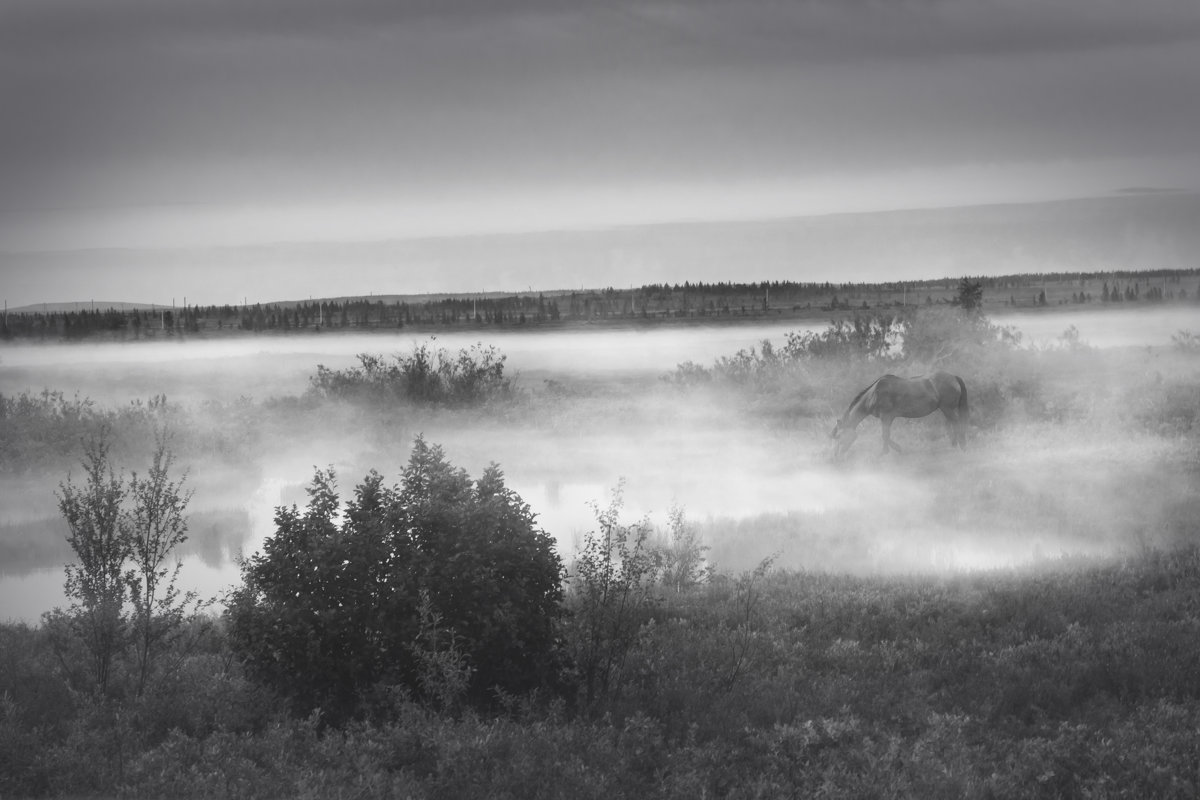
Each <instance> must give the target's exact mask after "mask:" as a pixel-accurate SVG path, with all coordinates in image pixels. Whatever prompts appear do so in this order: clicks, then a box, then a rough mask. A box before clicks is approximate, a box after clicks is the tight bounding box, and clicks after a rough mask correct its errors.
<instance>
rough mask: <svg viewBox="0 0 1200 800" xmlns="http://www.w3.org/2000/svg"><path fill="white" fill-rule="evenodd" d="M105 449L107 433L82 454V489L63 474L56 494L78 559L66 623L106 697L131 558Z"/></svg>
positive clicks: (72, 567)
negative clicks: (68, 623)
mask: <svg viewBox="0 0 1200 800" xmlns="http://www.w3.org/2000/svg"><path fill="white" fill-rule="evenodd" d="M108 450H109V444H108V441H107V431H101V434H100V436H99V437H98V438H96V439H94V440H92V441H91V442H89V443H88V444H87V445H86V446H85V449H84V456H83V471H84V475H85V476H86V482H85V483H84V485H83V486H77V485H76V484H75V483H74V482H73V481H72V479H71V476H70V475H68V476H67V480H66V482H65V483H60V484H59V491H58V494H57V496H58V508H59V511H61V512H62V515H63V517H64V519H65V520H66V522H67V528H68V529H69V532H68V534H67V543H68V544H69V545H70V546H71V549H72V550H73V551H74V552H75V557H76V558H77V559H78V563H75V564H68V565H67V566H66V575H67V580H66V585H65V590H66V595H67V597H68V598H69V599H70V600H71V607H70V610H69V621H70V625H71V628H72V629H73V630H74V631H75V632H76V633H77V634H78V635H79V636H80V638H81V639H82V640H83V643H84V646H85V647H86V648H87V651H88V653H89V655H90V656H91V672H92V675H93V677H94V678H95V681H96V688H97V689H98V690H99V692H100V693H102V694H106V693H107V692H108V687H109V679H110V677H111V673H112V665H113V660H114V659H115V658H116V656H117V654H118V653H119V652H120V651H121V650H122V649H124V647H125V645H126V642H127V631H128V624H129V619H128V616H127V614H126V612H125V599H126V593H127V592H128V590H129V581H128V575H127V574H126V572H125V565H126V562H127V561H128V559H129V557H130V554H131V549H130V537H129V529H128V519H127V517H126V515H125V513H124V511H123V504H124V502H125V498H126V496H127V495H128V493H129V489H128V487H127V486H126V485H125V480H124V479H123V478H122V477H119V476H118V475H117V474H116V473H115V472H114V471H113V467H112V464H111V463H110V461H109V456H108Z"/></svg>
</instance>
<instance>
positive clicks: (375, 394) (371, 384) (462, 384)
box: [310, 344, 513, 405]
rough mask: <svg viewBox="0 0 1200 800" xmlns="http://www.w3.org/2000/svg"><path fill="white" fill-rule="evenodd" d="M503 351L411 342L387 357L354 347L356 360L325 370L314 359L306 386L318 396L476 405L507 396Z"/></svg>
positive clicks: (509, 392)
mask: <svg viewBox="0 0 1200 800" xmlns="http://www.w3.org/2000/svg"><path fill="white" fill-rule="evenodd" d="M506 358H507V356H505V355H503V354H501V353H500V351H499V350H497V349H496V348H495V347H492V346H487V347H484V346H483V345H482V344H474V345H471V347H469V348H464V349H462V350H459V351H458V354H457V355H452V354H451V353H450V352H449V351H447V350H446V349H444V348H439V349H437V350H431V349H430V348H429V346H428V345H424V344H422V345H418V346H414V347H413V351H412V353H410V354H409V355H400V354H396V355H394V356H392V360H391V362H390V363H389V362H388V360H387V359H385V358H384V357H383V356H380V355H371V354H369V353H359V354H358V362H359V364H360V365H361V366H359V367H357V368H352V369H345V370H331V369H329V368H328V367H326V366H324V365H323V364H318V365H317V374H316V375H314V376H312V378H311V379H310V384H311V386H312V390H313V391H314V392H316V393H317V394H319V395H322V396H324V397H336V398H340V399H350V400H365V401H368V402H374V403H383V402H396V401H400V400H404V401H409V402H416V403H440V404H446V405H477V404H479V403H483V402H486V401H488V400H497V399H503V398H506V397H509V396H510V395H511V394H512V389H513V387H512V382H511V381H510V380H509V379H508V378H505V377H504V361H505V359H506Z"/></svg>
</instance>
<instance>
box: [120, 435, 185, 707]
mask: <svg viewBox="0 0 1200 800" xmlns="http://www.w3.org/2000/svg"><path fill="white" fill-rule="evenodd" d="M168 438H169V437H168V435H167V433H166V431H159V432H157V434H156V436H155V450H154V457H153V461H152V463H151V465H150V469H149V470H148V471H147V473H146V477H145V478H139V477H138V474H137V473H136V472H135V473H133V477H132V478H131V479H130V481H129V497H130V499H131V500H132V501H133V508H132V509H130V511H129V512H128V534H129V550H130V552H129V558H130V561H131V562H132V567H133V568H132V570H131V572H130V573H129V575H128V583H129V597H130V600H131V602H132V605H133V619H132V623H133V646H134V655H135V656H136V658H137V692H138V694H141V693H142V692H143V691H144V690H145V688H146V681H147V679H148V678H149V676H150V671H151V665H152V662H153V661H154V659H155V657H156V656H157V650H158V649H159V647H160V645H162V644H164V643H167V642H168V641H169V640H170V639H171V637H172V635H173V634H174V633H176V632H178V631H179V630H180V629H181V628H182V625H183V621H184V616H185V613H186V608H187V606H188V605H191V604H193V603H195V601H196V599H197V598H196V593H195V592H188V593H186V594H183V595H181V594H180V592H179V590H178V589H177V588H176V586H175V582H176V580H177V579H178V577H179V570H180V569H181V568H182V566H183V564H182V562H180V561H179V560H178V559H176V560H175V563H174V565H171V564H170V563H169V559H170V558H171V556H172V555H173V554H174V553H175V552H176V549H177V548H178V547H179V546H180V545H181V544H183V543H184V542H185V541H187V517H185V516H184V512H185V511H186V510H187V505H188V503H189V502H190V501H191V499H192V492H190V491H187V492H185V491H184V490H183V483H184V481H185V480H186V475H185V476H184V478H181V479H180V480H178V481H172V480H171V479H170V474H169V473H170V470H171V466H172V464H173V463H174V461H175V456H174V454H173V453H171V451H170V450H168V449H167V441H168Z"/></svg>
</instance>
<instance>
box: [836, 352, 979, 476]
mask: <svg viewBox="0 0 1200 800" xmlns="http://www.w3.org/2000/svg"><path fill="white" fill-rule="evenodd" d="M938 409H941V411H942V413H943V414H945V415H946V422H947V424H948V425H949V426H950V446H951V447H954V446H958V447H960V448H962V449H963V450H966V449H967V417H968V415H969V413H970V412H969V409H968V407H967V385H966V384H965V383H963V379H962V378H960V377H958V376H957V375H951V374H950V373H948V372H935V373H933V374H932V375H928V376H922V377H919V378H898V377H896V376H895V375H884V376H882V377H881V378H879V379H877V380H876V381H875V382H874V383H872V384H871V385H870V386H868V387H867V388H865V389H863V390H862V391H861V392H859V393H858V396H857V397H855V398H854V400H852V401H851V402H850V407H849V408H847V409H846V413H845V414H843V415H842V418H841V419H839V420H838V421H837V424H835V425H834V426H833V432H832V433H830V434H829V438H831V439H833V440H834V441H836V442H837V446H836V447H835V449H834V453H833V457H834V458H835V459H837V458H840V457H841V456H843V455H845V453H846V451H848V450H849V449H850V445H852V444H854V440H855V439H856V438H857V437H858V434H857V433H856V432H855V428H857V427H858V424H859V423H860V422H862V421H863V420H864V419H866V418H867V417H879V421H880V422H881V423H882V425H883V454H884V455H886V454H887V452H888V451H889V450H895V451H896V452H897V453H899V452H901V450H900V448H899V447H897V446H896V443H895V442H893V441H892V421H893V420H894V419H895V418H896V417H907V418H910V419H913V418H916V417H924V416H928V415H929V414H932V413H933V412H934V411H937V410H938Z"/></svg>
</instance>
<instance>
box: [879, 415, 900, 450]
mask: <svg viewBox="0 0 1200 800" xmlns="http://www.w3.org/2000/svg"><path fill="white" fill-rule="evenodd" d="M894 419H895V417H880V418H879V422H880V423H881V424H882V427H883V455H887V452H888V449H889V448H890V449H892V450H895V451H896V452H897V453H899V452H902V451H901V450H900V447H899V446H898V445H897V444H896V443H895V442H893V441H892V421H893V420H894Z"/></svg>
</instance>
